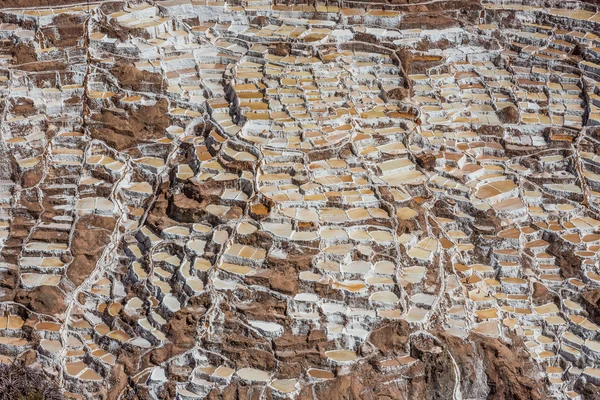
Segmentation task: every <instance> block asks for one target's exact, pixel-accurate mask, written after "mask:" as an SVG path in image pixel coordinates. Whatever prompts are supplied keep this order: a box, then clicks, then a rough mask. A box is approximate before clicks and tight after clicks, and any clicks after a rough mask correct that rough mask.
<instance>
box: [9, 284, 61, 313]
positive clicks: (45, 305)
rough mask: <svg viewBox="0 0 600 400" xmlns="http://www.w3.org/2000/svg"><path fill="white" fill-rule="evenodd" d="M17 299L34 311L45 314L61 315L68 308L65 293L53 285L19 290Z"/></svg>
mask: <svg viewBox="0 0 600 400" xmlns="http://www.w3.org/2000/svg"><path fill="white" fill-rule="evenodd" d="M15 301H16V302H17V303H20V304H23V305H24V306H25V307H27V308H29V309H30V310H32V311H34V312H37V313H43V314H50V315H59V314H62V313H63V312H65V311H66V309H67V305H66V304H65V294H64V293H63V291H62V290H60V289H59V288H58V287H52V286H39V287H37V288H35V289H33V290H25V289H22V290H19V291H18V292H17V295H16V297H15Z"/></svg>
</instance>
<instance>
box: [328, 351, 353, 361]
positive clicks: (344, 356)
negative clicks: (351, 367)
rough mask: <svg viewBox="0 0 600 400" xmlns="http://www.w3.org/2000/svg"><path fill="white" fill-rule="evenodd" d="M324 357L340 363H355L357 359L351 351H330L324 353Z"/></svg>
mask: <svg viewBox="0 0 600 400" xmlns="http://www.w3.org/2000/svg"><path fill="white" fill-rule="evenodd" d="M325 355H326V356H327V358H329V359H330V360H333V361H335V362H340V363H345V362H351V361H355V360H356V359H357V358H358V357H357V356H356V353H355V352H353V351H351V350H331V351H326V352H325Z"/></svg>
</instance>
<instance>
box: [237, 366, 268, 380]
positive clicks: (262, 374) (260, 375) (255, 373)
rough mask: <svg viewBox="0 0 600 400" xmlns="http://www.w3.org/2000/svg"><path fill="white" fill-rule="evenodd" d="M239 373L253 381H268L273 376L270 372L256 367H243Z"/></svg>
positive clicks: (245, 378) (241, 376)
mask: <svg viewBox="0 0 600 400" xmlns="http://www.w3.org/2000/svg"><path fill="white" fill-rule="evenodd" d="M237 375H238V376H239V377H240V378H242V379H244V380H247V381H251V382H267V381H268V380H269V378H270V377H271V374H269V373H268V372H266V371H261V370H260V369H256V368H242V369H240V370H239V371H238V372H237Z"/></svg>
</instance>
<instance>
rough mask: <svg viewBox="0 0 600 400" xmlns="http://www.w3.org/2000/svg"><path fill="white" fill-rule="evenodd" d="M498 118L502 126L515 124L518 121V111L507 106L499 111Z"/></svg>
mask: <svg viewBox="0 0 600 400" xmlns="http://www.w3.org/2000/svg"><path fill="white" fill-rule="evenodd" d="M498 118H499V119H500V122H502V123H503V124H516V123H518V122H519V119H520V116H519V111H518V110H517V109H516V108H515V107H513V106H508V107H506V108H503V109H502V110H500V112H499V113H498Z"/></svg>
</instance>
